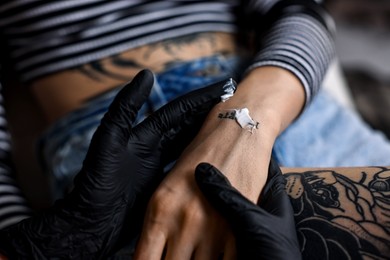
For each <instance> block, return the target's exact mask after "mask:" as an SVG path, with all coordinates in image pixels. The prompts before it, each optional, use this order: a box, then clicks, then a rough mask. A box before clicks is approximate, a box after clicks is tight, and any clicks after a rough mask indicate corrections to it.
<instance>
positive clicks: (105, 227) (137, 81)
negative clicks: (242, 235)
mask: <svg viewBox="0 0 390 260" xmlns="http://www.w3.org/2000/svg"><path fill="white" fill-rule="evenodd" d="M225 83H226V82H221V83H217V84H214V85H212V86H210V87H208V88H204V89H201V90H198V91H194V92H192V93H190V94H188V95H186V96H184V97H182V98H179V99H177V100H175V101H173V102H172V103H170V104H168V105H166V106H164V107H163V108H161V109H160V110H159V111H157V113H156V114H155V115H153V116H151V117H149V118H148V119H147V120H145V121H144V122H143V123H141V124H140V125H138V126H136V127H135V128H133V129H132V128H131V124H132V122H133V121H134V119H135V118H136V114H137V111H138V110H139V109H140V107H141V105H142V104H143V103H144V101H145V100H146V99H147V97H148V95H149V92H150V89H151V87H152V85H153V74H152V73H151V72H149V71H142V72H140V73H139V74H138V75H137V76H136V77H135V78H134V79H133V81H132V82H131V83H130V84H128V85H127V86H125V87H124V88H123V89H122V90H121V91H120V92H119V94H118V95H117V97H116V98H115V100H114V101H113V103H112V104H111V106H110V108H109V110H108V112H107V113H106V114H105V116H104V118H103V119H102V122H101V124H100V126H99V127H98V129H97V130H96V132H95V134H94V136H93V138H92V141H91V145H90V147H89V150H88V153H87V155H86V159H85V160H84V163H83V167H82V169H81V171H80V172H79V173H78V175H77V176H76V178H75V181H74V183H75V185H74V189H73V190H72V192H71V193H70V194H69V195H67V196H66V197H65V198H64V199H63V200H59V201H57V202H56V204H55V205H54V206H53V207H51V208H50V209H48V210H47V211H45V212H43V213H41V214H39V215H36V216H34V217H31V218H29V219H26V220H24V221H22V222H20V223H18V224H15V225H13V226H11V227H8V228H6V229H4V230H2V231H0V252H1V253H3V254H4V255H6V256H8V257H9V258H10V259H47V258H56V259H79V258H83V259H102V258H106V256H107V255H109V254H111V253H112V251H113V250H114V249H116V248H117V247H118V241H119V240H120V239H121V237H122V234H121V233H122V231H123V226H124V223H125V222H126V223H127V230H128V229H132V228H133V229H137V228H138V227H140V226H142V225H141V223H140V222H138V223H137V222H134V223H133V222H131V221H130V222H129V220H128V219H132V216H133V215H134V213H135V212H134V210H135V208H134V207H135V205H136V204H137V203H138V201H143V200H145V198H144V197H143V196H146V197H147V196H148V195H147V194H146V195H145V194H144V192H145V191H146V190H148V189H151V188H153V186H154V185H156V181H155V179H156V177H157V179H161V177H160V176H156V175H158V174H159V173H161V172H162V167H163V166H164V165H165V163H168V162H169V161H170V160H171V159H174V157H175V155H177V154H178V153H180V151H176V149H183V148H184V147H185V145H186V144H187V143H189V142H190V141H191V139H192V138H193V135H195V131H196V129H198V128H199V127H200V125H199V124H200V123H199V122H200V121H202V120H203V119H204V118H205V116H206V115H207V113H208V111H209V110H210V109H211V108H212V107H213V106H214V105H215V104H216V103H218V102H219V101H220V97H221V96H222V95H223V94H225V91H226V89H227V88H231V87H234V86H233V83H232V82H231V81H229V82H228V83H227V84H225ZM198 125H199V126H198ZM187 130H188V131H187ZM189 130H191V131H189ZM183 132H186V133H183ZM191 135H192V136H191ZM172 149H174V150H175V151H173V150H172ZM165 154H169V155H170V156H165Z"/></svg>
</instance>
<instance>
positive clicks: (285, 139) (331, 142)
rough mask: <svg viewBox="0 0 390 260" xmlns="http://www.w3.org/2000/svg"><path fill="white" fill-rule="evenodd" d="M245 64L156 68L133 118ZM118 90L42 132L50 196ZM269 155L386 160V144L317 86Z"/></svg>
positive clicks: (68, 175)
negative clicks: (148, 91) (315, 93)
mask: <svg viewBox="0 0 390 260" xmlns="http://www.w3.org/2000/svg"><path fill="white" fill-rule="evenodd" d="M244 65H245V61H242V60H240V59H239V58H236V57H231V58H224V57H222V56H213V57H206V58H202V59H199V60H196V61H191V62H187V63H181V64H176V65H175V66H173V67H171V68H170V69H168V70H166V71H164V72H162V73H159V74H157V75H156V80H155V84H154V86H153V89H152V93H151V95H150V98H149V100H148V101H147V103H146V104H145V105H144V106H143V107H142V109H141V111H140V113H139V114H140V115H139V117H138V118H137V122H140V121H142V120H143V118H144V117H145V116H147V115H148V113H150V112H152V111H154V110H156V109H158V108H159V107H161V106H162V105H163V104H165V103H166V102H168V101H170V100H172V99H173V98H175V97H177V96H179V95H182V94H184V93H186V92H188V91H191V90H194V89H197V88H200V87H204V86H206V85H208V84H211V83H213V82H216V81H219V80H222V79H225V78H227V77H234V78H237V77H236V75H239V74H240V73H241V72H242V70H241V69H242V68H244ZM118 90H119V88H117V89H114V90H112V91H110V92H107V93H105V94H103V95H101V96H99V97H97V98H95V99H94V100H92V101H90V102H89V103H88V104H86V105H85V107H83V108H81V109H79V110H77V111H74V112H73V113H70V114H69V115H67V116H66V117H64V118H62V119H60V120H59V121H58V122H57V123H56V124H55V125H53V126H52V127H51V128H50V129H49V130H48V131H47V132H46V133H45V134H44V136H43V137H42V140H41V143H40V144H41V145H40V148H41V155H42V162H43V164H44V167H45V169H46V172H47V173H48V174H49V177H50V178H51V179H52V188H53V196H54V198H59V197H61V196H62V195H63V193H64V191H65V190H66V189H68V188H69V187H70V185H71V183H72V179H73V177H74V175H75V174H76V173H77V172H78V171H79V169H80V168H81V166H82V161H83V158H84V157H85V154H86V152H87V149H88V146H89V143H90V140H91V138H92V135H93V133H94V131H95V129H96V127H97V126H98V125H99V123H100V120H101V118H102V116H103V115H104V113H105V111H106V110H107V108H108V106H109V104H110V103H111V101H112V99H113V98H114V96H115V94H116V93H117V92H118ZM258 120H259V121H260V122H261V119H258ZM259 131H261V128H260V130H259ZM273 155H274V157H275V158H276V160H277V161H278V162H279V163H280V164H281V165H284V166H329V167H332V166H353V165H384V164H386V165H390V144H389V142H388V141H387V140H386V139H385V138H384V136H383V135H382V134H380V133H378V132H375V131H373V130H371V129H370V128H369V127H367V125H365V124H364V123H363V121H362V120H360V119H359V117H358V116H357V115H356V114H355V113H354V112H352V111H348V110H346V109H345V108H344V107H341V106H340V105H338V104H337V102H336V101H335V100H333V99H332V97H331V96H329V95H328V94H327V93H326V92H325V91H320V92H319V94H318V96H317V97H316V98H315V99H314V100H313V102H312V104H311V105H310V106H309V107H308V108H307V109H306V110H305V111H304V112H303V114H302V115H301V117H300V118H299V119H298V120H296V121H295V122H294V123H293V124H292V125H291V126H290V127H289V128H288V129H287V130H286V131H285V132H284V133H283V134H282V135H281V136H280V137H279V138H278V139H277V141H276V144H275V147H274V151H273Z"/></svg>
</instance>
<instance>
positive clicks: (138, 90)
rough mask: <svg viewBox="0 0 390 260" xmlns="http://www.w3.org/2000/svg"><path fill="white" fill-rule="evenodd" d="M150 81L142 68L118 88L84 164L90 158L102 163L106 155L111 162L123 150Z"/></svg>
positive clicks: (146, 93) (151, 83)
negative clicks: (129, 80)
mask: <svg viewBox="0 0 390 260" xmlns="http://www.w3.org/2000/svg"><path fill="white" fill-rule="evenodd" d="M153 81H154V77H153V73H152V72H151V71H149V70H142V71H141V72H139V73H138V74H137V75H136V76H135V77H134V79H133V80H132V81H131V82H130V83H128V84H126V85H125V86H124V87H123V88H122V90H121V91H119V93H118V94H117V96H116V97H115V99H114V101H113V102H112V103H111V105H110V107H109V109H108V111H107V113H106V114H105V115H104V117H103V119H102V121H101V123H100V125H99V127H98V129H97V130H96V132H95V134H94V136H93V138H92V141H91V145H90V147H89V150H88V153H87V157H86V160H85V162H84V166H85V165H86V164H87V165H89V164H88V163H89V162H90V161H91V163H92V164H94V165H95V166H96V163H98V162H99V164H103V165H104V164H106V163H107V162H106V160H105V158H109V159H110V161H111V162H112V159H113V158H115V155H116V154H118V153H121V152H123V150H124V149H126V146H127V142H128V139H129V136H130V130H131V128H132V124H133V122H134V120H135V118H136V116H137V113H138V110H139V109H140V108H141V106H142V105H143V104H144V103H145V101H146V100H147V98H148V96H149V93H150V90H151V89H152V87H153ZM107 154H111V156H107Z"/></svg>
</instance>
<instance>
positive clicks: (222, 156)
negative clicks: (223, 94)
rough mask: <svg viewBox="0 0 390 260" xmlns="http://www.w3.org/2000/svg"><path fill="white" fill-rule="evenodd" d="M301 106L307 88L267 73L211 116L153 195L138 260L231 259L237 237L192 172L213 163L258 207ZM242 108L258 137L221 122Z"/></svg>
mask: <svg viewBox="0 0 390 260" xmlns="http://www.w3.org/2000/svg"><path fill="white" fill-rule="evenodd" d="M292 100H293V102H292ZM303 103H304V93H303V88H302V87H301V86H300V83H299V82H298V80H297V79H296V78H295V77H294V76H292V75H291V74H290V73H289V72H287V71H284V70H282V69H279V68H274V67H264V68H259V69H256V70H254V71H253V72H251V73H250V74H248V75H247V77H246V78H245V79H244V80H243V81H242V82H241V83H240V84H239V86H238V90H237V93H236V95H235V96H234V97H233V98H231V99H230V100H229V101H227V102H225V103H222V104H220V105H218V106H217V107H215V109H214V110H212V111H211V112H210V114H209V117H208V119H207V121H206V122H205V124H204V125H203V127H202V129H201V131H200V133H199V134H198V136H197V137H196V138H195V139H194V141H193V142H192V143H191V144H190V145H189V147H188V148H187V149H186V151H185V152H184V153H183V155H182V156H181V158H180V159H179V161H178V162H177V164H176V166H175V167H174V169H173V170H172V171H171V172H170V173H169V175H168V176H167V177H166V178H165V179H164V181H163V183H162V184H161V185H160V187H159V188H158V189H157V191H156V192H155V193H154V196H153V198H152V199H151V201H150V203H149V207H148V212H147V215H146V218H145V223H144V229H143V233H142V236H141V239H140V241H139V244H138V247H137V251H136V257H135V259H161V256H162V254H163V251H164V249H165V248H166V258H165V259H191V257H194V259H215V257H216V256H218V255H219V254H220V252H222V251H224V259H234V258H235V251H234V247H233V246H232V245H233V244H234V243H233V238H232V235H231V233H230V231H229V232H228V233H227V232H226V230H228V228H227V226H226V224H225V222H224V221H223V219H222V218H221V217H220V216H218V214H217V213H216V212H214V210H213V209H211V208H210V206H209V205H208V204H207V203H205V201H204V200H203V198H202V196H201V195H200V192H199V191H198V189H197V187H196V184H195V181H194V177H193V173H194V170H195V167H196V165H197V164H198V163H200V162H209V163H211V164H213V165H215V166H216V167H217V168H219V169H221V171H222V172H224V174H226V176H227V177H228V178H229V180H230V181H231V183H232V184H233V185H234V186H235V187H237V189H238V190H240V191H241V192H242V193H243V194H244V195H245V196H246V197H247V198H249V199H250V200H252V201H253V202H256V201H257V200H258V197H259V194H260V192H261V188H262V187H263V186H264V183H265V181H266V178H267V172H268V169H267V167H268V163H267V162H268V161H269V159H270V155H271V149H272V146H273V142H274V140H275V138H276V137H277V135H278V134H279V133H280V132H281V131H282V130H283V129H284V127H286V126H287V125H288V124H289V123H290V122H291V121H292V120H293V119H294V118H295V117H296V116H297V115H298V114H299V112H300V110H301V109H302V106H303ZM242 107H247V108H248V109H249V111H250V112H251V116H252V117H253V118H255V119H256V120H258V121H260V122H261V127H260V129H259V130H257V131H255V132H254V133H253V134H252V133H250V132H249V131H247V130H245V129H241V128H240V127H239V126H238V125H237V123H236V122H234V121H232V120H220V119H219V118H217V115H218V113H220V112H221V111H224V110H226V109H231V108H242ZM264 166H266V167H264ZM253 173H255V174H253ZM210 230H212V232H210ZM221 238H223V239H221Z"/></svg>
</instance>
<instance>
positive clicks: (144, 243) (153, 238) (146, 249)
mask: <svg viewBox="0 0 390 260" xmlns="http://www.w3.org/2000/svg"><path fill="white" fill-rule="evenodd" d="M166 239H167V237H166V235H165V234H164V233H163V232H162V231H161V229H159V228H158V227H157V226H155V227H152V225H150V224H146V225H145V226H144V229H143V230H142V234H141V237H140V239H139V242H138V245H137V248H136V251H135V254H134V259H135V260H161V257H162V255H163V252H164V248H165V245H166Z"/></svg>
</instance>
